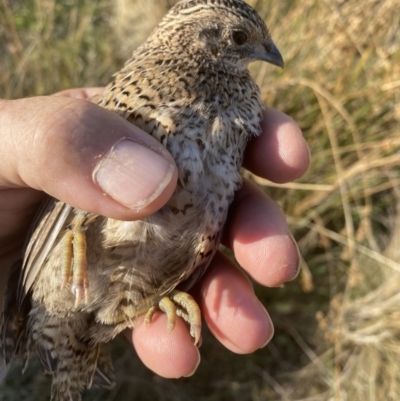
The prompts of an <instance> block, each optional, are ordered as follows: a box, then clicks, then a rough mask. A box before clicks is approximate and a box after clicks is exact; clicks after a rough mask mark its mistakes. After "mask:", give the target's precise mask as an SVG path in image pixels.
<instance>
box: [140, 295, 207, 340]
mask: <svg viewBox="0 0 400 401" xmlns="http://www.w3.org/2000/svg"><path fill="white" fill-rule="evenodd" d="M156 310H161V311H162V312H164V313H165V314H166V315H167V319H168V324H167V329H168V332H170V331H171V330H173V328H174V327H175V322H176V317H177V316H180V317H181V318H182V319H183V320H184V321H185V322H187V323H188V324H189V326H190V335H191V336H192V337H193V338H194V344H195V345H197V344H198V343H199V341H200V336H201V312H200V308H199V306H198V305H197V302H196V301H195V300H194V299H193V297H192V296H190V295H189V294H187V293H186V292H182V291H177V290H174V291H172V292H171V293H170V294H168V295H166V296H164V297H162V298H160V299H159V300H158V302H157V303H156V304H155V305H154V306H152V307H151V308H150V309H149V310H148V312H147V314H146V317H145V322H146V324H149V323H150V322H151V319H152V318H153V315H154V312H155V311H156Z"/></svg>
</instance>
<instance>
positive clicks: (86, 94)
mask: <svg viewBox="0 0 400 401" xmlns="http://www.w3.org/2000/svg"><path fill="white" fill-rule="evenodd" d="M103 92H104V88H103V87H101V86H99V87H95V88H73V89H66V90H64V91H61V92H57V93H55V94H54V95H53V96H65V97H73V98H75V99H83V100H86V99H89V98H91V97H92V96H95V95H100V94H102V93H103Z"/></svg>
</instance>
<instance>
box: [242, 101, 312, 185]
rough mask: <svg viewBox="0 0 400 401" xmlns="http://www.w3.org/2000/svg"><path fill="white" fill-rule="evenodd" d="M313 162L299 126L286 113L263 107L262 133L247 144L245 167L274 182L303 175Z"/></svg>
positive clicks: (290, 179)
mask: <svg viewBox="0 0 400 401" xmlns="http://www.w3.org/2000/svg"><path fill="white" fill-rule="evenodd" d="M309 164H310V151H309V149H308V146H307V143H306V141H305V139H304V138H303V134H302V132H301V130H300V128H299V127H298V125H297V124H296V123H295V122H294V121H293V119H291V118H290V117H289V116H287V115H286V114H284V113H281V112H280V111H278V110H275V109H272V108H268V107H267V108H266V109H265V110H264V119H263V121H262V134H261V135H260V136H259V137H257V138H253V139H252V140H251V141H250V142H249V145H248V146H247V149H246V153H245V159H244V163H243V165H244V167H246V168H247V169H248V170H250V171H251V172H253V173H254V174H256V175H258V176H260V177H263V178H267V179H269V180H271V181H274V182H278V183H283V182H288V181H293V180H295V179H297V178H299V177H301V176H302V175H303V174H304V173H305V172H306V171H307V168H308V166H309Z"/></svg>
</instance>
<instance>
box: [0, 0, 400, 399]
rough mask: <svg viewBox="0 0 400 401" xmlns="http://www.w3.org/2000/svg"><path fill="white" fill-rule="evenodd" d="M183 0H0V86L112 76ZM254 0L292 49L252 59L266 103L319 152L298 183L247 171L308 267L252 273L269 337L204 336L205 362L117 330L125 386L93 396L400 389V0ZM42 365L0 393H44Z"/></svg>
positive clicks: (363, 393) (18, 92)
mask: <svg viewBox="0 0 400 401" xmlns="http://www.w3.org/2000/svg"><path fill="white" fill-rule="evenodd" d="M175 2H176V1H169V2H168V1H167V0H147V1H145V0H143V1H142V0H118V1H117V2H114V3H113V2H111V1H107V0H98V1H89V0H81V1H79V2H78V1H72V0H70V1H55V0H35V1H33V2H28V1H22V0H13V1H11V0H0V88H1V93H0V96H1V97H6V98H16V97H21V96H31V95H38V94H48V93H52V92H55V91H58V90H61V89H64V88H67V87H71V86H81V85H98V84H104V83H106V82H107V81H108V79H109V76H110V75H111V73H112V72H114V71H116V70H117V69H118V68H119V67H120V66H121V65H122V62H123V60H124V59H125V58H127V56H128V55H129V53H130V50H129V49H130V48H131V46H135V45H137V44H138V43H140V42H141V41H142V40H143V39H144V38H145V37H146V36H147V34H148V32H149V30H150V29H151V28H152V27H153V26H154V25H155V24H156V22H157V20H158V19H159V17H160V16H161V15H162V14H163V13H164V10H165V9H166V8H167V7H168V6H169V5H171V3H175ZM248 2H249V3H250V4H252V5H253V6H255V7H257V9H258V10H259V11H260V13H261V14H262V15H263V16H265V18H266V20H267V22H268V24H269V26H270V28H271V32H272V34H273V37H274V39H275V42H276V43H277V45H278V47H279V48H280V50H281V52H282V54H283V55H284V58H285V61H286V68H285V70H283V71H278V70H276V69H274V68H272V67H270V66H268V65H254V66H253V72H254V76H255V77H256V79H257V81H258V83H259V85H260V87H261V89H262V93H263V97H264V99H265V103H266V104H268V105H273V106H274V107H277V108H279V109H281V110H283V111H285V112H286V113H288V114H289V115H291V116H292V117H293V118H294V119H295V120H296V121H298V122H299V124H300V126H301V128H302V129H303V132H304V134H305V137H306V138H307V141H308V143H309V145H310V148H311V152H312V155H313V164H312V166H311V168H310V170H309V172H308V174H307V175H306V177H305V178H304V179H302V180H300V181H299V182H296V183H294V184H287V185H275V184H272V183H269V182H266V181H265V180H261V179H259V178H257V177H253V178H254V180H256V181H257V182H258V183H259V184H260V185H261V186H263V187H264V188H265V190H266V191H267V192H268V193H269V194H270V196H272V197H273V198H275V199H277V200H279V202H280V203H281V205H282V206H283V207H284V209H285V211H286V213H287V216H288V221H289V223H290V225H291V228H292V230H293V232H294V233H295V236H296V238H297V240H298V242H299V245H300V248H301V251H302V254H303V257H304V260H305V264H304V269H303V271H302V275H301V277H300V280H297V281H296V282H293V283H290V284H288V285H286V287H285V288H284V289H270V290H265V289H261V288H259V287H257V292H258V294H259V295H260V297H261V298H262V299H263V300H264V302H265V303H266V304H267V305H268V307H269V309H270V311H271V314H272V316H273V318H274V321H275V322H276V326H277V332H276V336H275V339H274V340H273V342H272V344H271V345H270V346H268V347H267V348H266V349H264V350H261V351H258V352H257V353H256V354H254V355H252V356H249V357H239V356H234V355H229V354H228V353H227V352H226V351H224V350H223V349H222V347H220V346H219V345H217V344H216V342H215V341H214V340H213V339H212V338H211V337H210V336H206V338H205V343H204V345H203V347H202V354H203V363H202V365H201V366H200V369H199V371H198V373H197V374H196V375H195V376H194V377H193V378H192V379H185V380H179V381H174V382H171V381H167V380H162V379H159V378H157V377H155V376H154V375H152V374H151V373H149V372H146V370H145V369H144V368H143V367H141V366H140V364H138V363H136V364H133V363H132V361H131V360H132V356H131V354H130V353H129V351H127V350H126V348H125V347H123V346H117V347H116V351H115V352H116V353H117V354H119V357H118V358H117V371H118V377H119V385H118V387H117V388H116V390H115V391H114V392H112V393H111V394H107V393H101V395H100V393H95V395H91V394H88V395H87V398H86V399H87V400H90V399H95V398H93V397H98V398H96V399H107V400H119V399H127V398H126V397H128V396H130V397H131V399H138V400H139V399H140V400H144V399H150V400H151V399H152V400H154V399H157V400H158V399H159V400H170V399H171V400H180V399H182V400H183V399H196V400H219V401H220V400H252V401H258V400H265V399H268V400H310V401H311V400H315V401H325V400H326V401H328V400H335V401H339V400H340V401H341V400H350V401H358V400H363V401H375V400H383V399H384V400H393V401H397V400H399V399H400V369H399V368H398V361H399V360H400V345H399V344H400V342H399V339H400V323H399V321H400V319H399V318H400V296H399V295H398V288H400V190H399V188H400V185H399V184H400V168H399V165H400V132H399V131H400V128H399V127H400V101H399V100H400V27H399V24H398V16H399V15H400V3H399V2H398V0H367V1H361V0H348V1H342V0H336V1H333V2H332V1H328V0H324V1H317V0H304V1H302V2H294V1H293V0H281V1H278V0H271V1H263V0H258V1H257V0H252V1H248ZM216 370H218V372H216ZM128 372H129V373H128ZM130 372H134V373H130ZM133 376H134V378H133ZM32 377H33V376H28V377H27V378H25V379H24V382H23V383H24V385H23V386H22V389H19V390H18V391H19V392H15V390H12V389H11V388H12V386H11V384H12V383H11V382H14V384H15V381H18V380H21V378H20V377H19V376H10V378H9V379H8V382H7V383H8V384H10V385H7V386H5V388H4V389H3V390H2V393H1V392H0V395H2V397H3V399H7V400H10V399H41V398H40V396H39V394H41V393H43V390H42V388H43V386H47V385H48V382H45V383H44V384H43V386H42V382H43V380H42V379H40V378H37V377H36V376H35V378H32ZM216 377H218V379H216ZM29 382H34V386H32V387H33V388H31V387H30V386H29ZM155 384H156V385H155ZM20 387H21V386H20ZM38 389H40V390H38ZM24 394H25V397H27V398H23V397H24ZM33 394H37V398H35V396H34V395H33ZM29 397H30V398H29ZM99 397H100V398H99Z"/></svg>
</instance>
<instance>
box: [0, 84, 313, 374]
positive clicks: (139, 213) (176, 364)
mask: <svg viewBox="0 0 400 401" xmlns="http://www.w3.org/2000/svg"><path fill="white" fill-rule="evenodd" d="M101 91H102V89H101V88H86V89H85V88H82V89H73V90H68V91H64V92H60V93H58V94H56V95H54V96H46V97H32V98H27V99H19V100H0V141H1V143H2V147H1V148H0V221H1V224H0V244H1V246H0V266H1V271H0V275H1V277H0V285H1V286H2V288H1V289H0V290H1V291H3V289H4V286H5V285H6V277H7V274H8V271H9V268H10V266H11V265H12V264H13V263H14V262H15V261H16V260H17V259H18V258H19V257H20V255H21V249H22V246H23V242H24V239H25V236H26V234H27V230H28V228H29V225H30V224H31V222H32V219H33V216H34V214H35V212H36V210H37V208H38V206H39V204H40V202H41V201H42V199H43V198H44V196H45V194H46V193H47V194H49V195H51V196H53V197H55V198H57V199H60V200H62V201H64V202H66V203H68V204H70V205H72V206H74V207H77V208H79V209H83V210H87V211H89V212H92V213H97V214H101V215H104V216H107V217H112V218H116V219H120V220H135V219H140V218H143V217H145V216H148V215H150V214H152V213H154V212H155V211H157V210H158V209H159V208H160V207H161V206H162V205H164V204H165V203H166V202H167V200H168V199H169V197H170V196H171V194H172V193H173V190H174V188H175V185H176V180H177V171H176V167H175V168H172V170H171V166H174V162H173V160H172V157H171V156H170V155H169V154H167V153H166V152H165V149H164V148H163V147H162V145H161V144H159V143H158V142H157V141H156V140H155V139H154V138H152V137H150V136H149V135H148V134H146V133H145V132H143V131H141V130H140V129H138V128H137V127H135V126H133V125H132V124H130V123H128V122H127V121H125V120H124V119H122V118H120V117H119V116H117V115H116V114H115V113H112V112H110V111H108V110H104V109H102V108H100V107H98V106H97V105H95V104H93V103H90V102H87V101H86V100H85V99H87V98H88V97H91V96H93V95H95V94H98V93H101ZM121 138H130V139H131V140H132V143H134V144H137V146H138V149H139V150H141V149H142V148H140V147H143V146H144V147H145V148H147V149H151V150H150V151H149V152H147V153H148V155H147V156H148V157H146V159H145V160H142V161H141V164H140V165H138V166H137V171H138V172H137V173H135V174H133V176H132V177H130V179H131V182H132V186H129V187H128V188H127V187H126V185H125V186H123V187H122V185H121V188H117V189H118V191H117V193H116V194H114V192H113V193H112V194H111V193H109V188H110V186H108V185H107V183H104V182H102V183H99V182H98V181H96V179H95V178H94V172H95V171H96V166H97V165H98V163H100V161H101V160H103V157H104V156H105V155H107V154H108V152H109V151H110V149H111V148H112V146H113V145H114V144H115V143H116V142H118V141H119V140H120V139H121ZM135 146H136V145H135ZM160 155H161V156H160ZM147 163H148V164H147ZM309 163H310V154H309V150H308V147H307V144H306V142H305V140H304V138H303V136H302V133H301V131H300V129H299V128H298V126H297V125H296V123H295V122H294V121H293V120H292V119H291V118H290V117H288V116H286V115H285V114H283V113H281V112H279V111H277V110H274V109H270V108H266V110H265V112H264V120H263V132H262V135H261V136H260V137H258V138H254V139H252V141H251V142H250V143H249V145H248V148H247V151H246V155H245V160H244V166H245V167H246V168H248V169H249V170H251V171H252V172H253V173H255V174H257V175H259V176H261V177H264V178H267V179H269V180H271V181H274V182H279V183H284V182H288V181H292V180H295V179H297V178H299V177H300V176H302V175H303V174H304V172H305V171H306V170H307V168H308V166H309ZM150 170H151V171H150ZM171 171H172V172H171ZM110 174H111V173H109V172H108V174H107V175H106V177H107V179H111V178H110V177H112V174H111V175H110ZM116 179H118V177H117V178H116ZM135 184H137V185H135ZM100 185H102V187H100ZM117 187H118V186H117ZM113 190H115V186H113ZM105 192H107V193H108V195H110V196H106V195H105ZM121 194H122V195H121ZM154 194H156V195H154ZM114 195H115V196H114ZM120 196H122V197H123V200H124V202H119V201H118V200H119V199H120V198H119V197H120ZM128 198H129V199H130V198H132V199H134V201H132V204H135V205H140V206H137V207H136V206H135V207H130V208H127V207H126V206H124V204H126V199H128ZM121 199H122V198H121ZM223 243H224V245H226V246H228V247H229V248H231V249H232V250H233V252H234V253H235V256H236V259H237V261H238V263H239V264H240V266H241V268H242V269H239V268H238V267H237V266H235V265H234V264H233V262H232V261H230V260H228V259H227V258H226V257H225V256H224V255H222V254H221V253H218V254H217V255H216V257H215V258H214V260H213V261H212V263H211V265H210V267H209V268H208V270H207V273H206V274H205V276H204V277H203V278H202V280H201V282H199V283H198V284H197V285H196V286H195V288H194V289H193V295H194V296H195V297H196V299H197V301H198V302H199V305H200V307H201V309H202V313H203V317H204V319H205V322H206V324H207V325H208V327H209V328H210V330H211V332H212V333H213V334H214V335H215V337H216V338H217V339H218V340H219V341H220V342H221V343H222V344H223V345H224V346H225V347H226V348H228V349H229V350H231V351H232V352H236V353H240V354H246V353H251V352H253V351H255V350H257V349H259V348H261V347H263V346H265V345H266V344H267V343H268V342H269V341H270V339H271V338H272V336H273V325H272V322H271V319H270V317H269V315H268V313H267V311H266V309H265V308H264V306H263V305H262V304H261V303H260V301H259V300H258V299H257V297H256V296H255V294H254V291H253V288H252V285H251V282H250V280H249V279H248V278H247V276H246V275H245V273H244V272H246V273H247V274H248V275H249V276H250V277H252V278H253V279H254V280H255V281H257V282H258V283H260V284H262V285H264V286H267V287H277V286H280V285H282V284H283V283H285V282H287V281H290V280H292V279H294V278H295V277H296V276H297V274H298V272H299V266H300V256H299V252H298V248H297V245H296V243H295V241H294V239H293V237H292V235H291V234H290V232H289V229H288V227H287V225H286V221H285V216H284V213H283V211H282V209H281V208H280V207H279V206H278V205H277V203H275V202H274V201H273V200H271V199H270V198H268V197H267V196H266V195H265V194H264V193H263V192H262V191H261V190H260V189H258V188H257V187H256V186H255V185H254V184H252V183H250V182H247V181H245V182H244V185H243V187H242V189H240V190H239V191H238V192H237V193H236V196H235V200H234V202H233V205H232V208H231V213H230V215H229V219H228V221H227V223H226V226H225V231H224V236H223ZM166 327H167V323H166V316H165V315H164V314H162V313H157V314H156V315H155V316H154V318H153V321H152V323H151V324H150V325H146V324H145V323H144V321H143V317H141V318H138V319H137V323H136V325H135V327H134V329H132V330H130V331H129V332H128V333H126V335H127V336H128V338H129V339H130V340H131V341H132V343H133V345H134V347H135V349H136V352H137V354H138V355H139V357H140V358H141V359H142V361H143V362H144V364H145V365H146V366H147V367H149V368H150V369H151V370H153V371H154V372H155V373H157V374H159V375H161V376H163V377H167V378H178V377H182V376H190V375H191V374H193V373H194V371H195V370H196V368H197V366H198V364H199V362H200V354H199V350H198V349H197V348H196V347H195V346H194V345H193V339H192V338H191V337H190V335H189V333H188V329H187V327H186V325H185V323H184V322H183V321H182V320H180V319H178V321H177V324H176V327H175V329H174V330H173V331H172V332H171V333H169V334H167V331H166Z"/></svg>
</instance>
